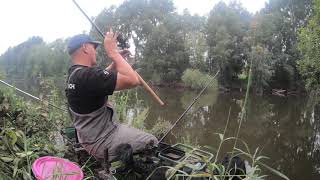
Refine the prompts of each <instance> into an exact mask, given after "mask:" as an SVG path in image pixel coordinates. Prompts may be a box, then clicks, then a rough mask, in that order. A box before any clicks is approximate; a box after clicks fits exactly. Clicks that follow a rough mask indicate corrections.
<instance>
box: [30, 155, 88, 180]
mask: <svg viewBox="0 0 320 180" xmlns="http://www.w3.org/2000/svg"><path fill="white" fill-rule="evenodd" d="M32 171H33V174H34V175H35V177H36V178H37V180H52V179H54V180H82V179H83V172H82V170H81V169H80V167H79V166H78V165H76V164H74V163H73V162H70V161H68V160H66V159H63V158H58V157H52V156H45V157H41V158H39V159H37V160H35V161H34V163H33V164H32Z"/></svg>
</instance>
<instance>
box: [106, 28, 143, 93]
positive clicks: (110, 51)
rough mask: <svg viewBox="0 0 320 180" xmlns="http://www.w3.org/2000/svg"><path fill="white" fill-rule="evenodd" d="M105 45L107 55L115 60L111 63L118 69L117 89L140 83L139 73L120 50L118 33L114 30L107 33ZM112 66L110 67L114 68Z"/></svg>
mask: <svg viewBox="0 0 320 180" xmlns="http://www.w3.org/2000/svg"><path fill="white" fill-rule="evenodd" d="M104 47H105V50H106V52H107V55H108V56H109V57H110V58H111V60H112V62H113V64H111V65H112V66H113V67H114V68H115V69H116V70H117V71H118V75H117V83H116V88H115V90H122V89H128V88H131V87H135V86H137V85H140V81H139V78H138V76H137V73H136V72H135V71H134V70H133V69H132V67H131V66H130V65H129V64H128V62H127V61H126V60H125V59H124V58H123V57H122V56H121V54H120V53H119V52H118V49H117V35H116V34H114V33H113V32H112V30H110V32H107V34H106V37H105V39H104ZM112 66H111V67H110V68H112Z"/></svg>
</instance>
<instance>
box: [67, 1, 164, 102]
mask: <svg viewBox="0 0 320 180" xmlns="http://www.w3.org/2000/svg"><path fill="white" fill-rule="evenodd" d="M72 1H73V3H74V4H75V5H76V6H77V7H78V9H79V10H80V11H81V12H82V14H83V15H84V16H85V17H86V18H87V19H88V20H89V21H90V23H91V24H92V26H93V27H94V28H95V29H96V30H97V31H98V32H99V34H100V35H101V36H102V37H103V38H104V37H105V36H104V34H103V32H102V31H101V30H100V29H99V27H98V26H97V25H96V24H95V23H94V22H93V21H92V20H91V19H90V18H89V16H88V15H87V14H86V13H85V12H84V11H83V10H82V9H81V7H80V6H79V4H78V3H77V2H76V1H75V0H72ZM136 73H137V72H136ZM137 76H138V78H139V81H140V82H141V84H142V86H143V87H144V89H145V90H146V91H147V92H148V93H149V94H150V95H151V96H152V97H153V99H154V100H156V101H157V102H158V103H159V104H160V105H161V106H163V105H164V103H163V101H162V100H161V99H160V98H159V96H157V94H156V93H155V92H154V91H153V90H152V89H151V88H150V86H149V85H148V84H147V83H146V82H145V81H144V80H143V79H142V77H141V76H140V75H139V74H138V73H137Z"/></svg>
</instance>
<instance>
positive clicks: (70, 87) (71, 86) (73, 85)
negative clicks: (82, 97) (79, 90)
mask: <svg viewBox="0 0 320 180" xmlns="http://www.w3.org/2000/svg"><path fill="white" fill-rule="evenodd" d="M68 89H76V85H75V84H68Z"/></svg>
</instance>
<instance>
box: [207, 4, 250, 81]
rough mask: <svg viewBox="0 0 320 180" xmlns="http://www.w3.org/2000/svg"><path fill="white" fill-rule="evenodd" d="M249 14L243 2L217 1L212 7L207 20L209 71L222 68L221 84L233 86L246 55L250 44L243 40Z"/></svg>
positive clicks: (247, 26)
mask: <svg viewBox="0 0 320 180" xmlns="http://www.w3.org/2000/svg"><path fill="white" fill-rule="evenodd" d="M250 18H251V16H250V14H249V13H248V12H247V11H246V10H244V9H243V8H242V7H241V5H239V4H237V3H231V4H229V5H226V4H225V3H223V2H220V3H218V4H217V5H215V6H214V8H213V9H212V10H211V12H210V15H209V18H208V21H207V28H206V31H207V43H208V45H209V54H208V61H207V65H208V71H209V72H210V73H213V72H215V71H217V70H218V69H220V70H221V73H220V77H219V83H220V84H221V85H223V86H227V87H230V86H233V84H234V83H236V82H237V80H238V75H239V73H240V72H241V71H242V68H243V66H244V60H245V59H246V58H247V54H245V53H244V52H247V50H246V48H247V47H248V45H247V44H246V43H245V42H244V41H243V38H244V37H245V36H246V33H247V31H248V28H249V21H250Z"/></svg>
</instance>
